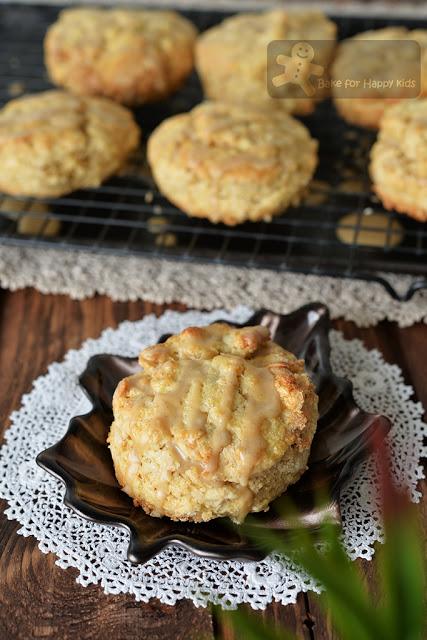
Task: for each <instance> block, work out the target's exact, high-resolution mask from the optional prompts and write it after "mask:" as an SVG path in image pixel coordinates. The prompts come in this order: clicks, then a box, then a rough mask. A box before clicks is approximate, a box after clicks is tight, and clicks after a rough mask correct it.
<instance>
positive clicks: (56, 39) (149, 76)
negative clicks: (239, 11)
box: [44, 8, 197, 105]
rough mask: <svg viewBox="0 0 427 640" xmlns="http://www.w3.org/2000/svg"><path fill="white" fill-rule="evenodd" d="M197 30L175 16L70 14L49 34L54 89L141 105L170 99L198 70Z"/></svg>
mask: <svg viewBox="0 0 427 640" xmlns="http://www.w3.org/2000/svg"><path fill="white" fill-rule="evenodd" d="M196 35H197V30H196V28H195V27H194V25H193V24H192V23H191V22H189V20H187V19H186V18H184V17H183V16H180V15H179V14H177V13H175V12H174V11H145V10H141V9H135V10H130V9H101V8H92V9H89V8H73V9H65V10H64V11H62V12H61V13H60V15H59V19H58V20H57V22H55V23H54V24H53V25H52V26H51V27H50V28H49V30H48V32H47V35H46V39H45V44H44V46H45V61H46V66H47V69H48V71H49V75H50V77H51V79H52V80H53V82H54V83H55V84H58V85H60V86H63V87H66V88H68V89H70V90H71V91H73V93H77V94H79V95H100V96H106V97H108V98H112V99H113V100H116V101H117V102H121V103H123V104H128V105H137V104H142V103H145V102H153V101H156V100H161V99H163V98H166V97H167V96H169V95H170V94H171V93H173V92H174V91H176V90H177V89H179V87H180V86H181V85H182V84H183V82H184V81H185V79H186V78H187V76H188V75H189V73H190V72H191V70H192V68H193V49H194V43H195V39H196Z"/></svg>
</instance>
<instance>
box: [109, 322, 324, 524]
mask: <svg viewBox="0 0 427 640" xmlns="http://www.w3.org/2000/svg"><path fill="white" fill-rule="evenodd" d="M140 364H141V365H142V367H143V370H142V371H141V372H140V373H137V374H135V375H132V376H130V377H128V378H125V379H124V380H122V381H121V382H120V383H119V385H118V387H117V389H116V391H115V394H114V398H113V412H114V422H113V424H112V425H111V430H110V434H109V438H108V441H109V445H110V449H111V455H112V458H113V462H114V467H115V472H116V476H117V479H118V481H119V483H120V485H121V487H122V488H123V490H124V491H125V492H126V493H127V494H128V495H129V496H131V497H132V498H133V500H134V503H135V505H137V506H138V505H139V506H142V507H143V508H144V510H145V511H146V512H147V513H150V514H151V515H153V516H157V517H161V516H168V517H169V518H172V519H173V520H191V521H194V522H202V521H207V520H211V519H212V518H216V517H222V516H228V517H230V518H231V519H233V520H234V521H236V522H241V521H242V520H243V519H244V518H245V516H246V515H247V514H248V513H249V512H250V511H262V510H266V509H267V508H268V505H269V503H270V502H271V500H273V499H274V498H275V497H277V496H278V495H280V494H281V493H282V492H283V491H284V490H285V489H286V488H287V487H288V486H289V485H290V484H292V483H294V482H296V481H297V480H298V479H299V477H300V476H301V474H302V473H303V472H304V471H305V469H306V465H307V460H308V455H309V451H310V446H311V442H312V439H313V435H314V432H315V429H316V423H317V417H318V413H317V396H316V393H315V391H314V387H313V384H312V383H311V381H310V379H309V377H308V376H307V375H306V374H305V373H304V364H303V362H302V361H300V360H297V359H296V358H295V356H293V355H292V354H290V353H289V352H287V351H285V350H284V349H282V348H281V347H280V346H278V345H277V344H275V343H273V342H272V341H271V340H270V338H269V332H268V329H266V328H265V327H246V328H243V329H236V328H232V327H230V326H229V325H226V324H221V323H217V324H213V325H210V326H208V327H190V328H188V329H186V330H184V331H183V332H182V333H180V334H178V335H175V336H172V337H171V338H169V339H168V340H167V341H166V342H165V343H164V344H157V345H154V346H152V347H149V348H147V349H145V350H144V351H142V353H141V355H140Z"/></svg>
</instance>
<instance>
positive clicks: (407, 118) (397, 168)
mask: <svg viewBox="0 0 427 640" xmlns="http://www.w3.org/2000/svg"><path fill="white" fill-rule="evenodd" d="M370 174H371V178H372V181H373V187H374V190H375V192H376V193H377V195H378V196H379V197H380V199H381V201H382V202H383V204H384V206H385V207H386V208H387V209H396V211H399V212H400V213H406V214H407V215H408V216H411V217H412V218H415V219H417V220H419V221H421V222H427V99H426V98H422V99H418V100H406V101H404V102H400V103H399V104H397V105H394V106H393V107H391V108H389V109H388V110H387V111H386V113H385V114H384V116H383V118H382V121H381V126H380V131H379V135H378V140H377V142H376V143H375V144H374V146H373V147H372V149H371V163H370Z"/></svg>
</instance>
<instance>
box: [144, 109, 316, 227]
mask: <svg viewBox="0 0 427 640" xmlns="http://www.w3.org/2000/svg"><path fill="white" fill-rule="evenodd" d="M147 152H148V161H149V164H150V167H151V170H152V172H153V175H154V179H155V180H156V182H157V185H158V187H159V189H160V190H161V191H162V192H163V193H164V195H165V196H166V197H167V198H168V199H169V200H170V201H171V202H173V203H174V204H175V205H176V206H178V207H179V208H181V209H182V210H183V211H185V212H186V213H187V214H188V215H190V216H196V217H199V218H208V219H209V220H210V221H211V222H224V223H225V224H228V225H235V224H239V223H241V222H245V221H246V220H252V221H253V220H270V219H271V217H272V216H273V215H277V214H279V213H281V212H282V211H284V210H285V209H286V208H287V207H289V206H290V205H295V204H298V202H299V201H300V199H301V196H302V194H303V192H304V190H305V188H306V186H307V185H308V183H309V182H310V180H311V178H312V176H313V173H314V170H315V168H316V165H317V142H316V141H315V140H314V139H313V138H311V136H310V134H309V132H308V130H307V129H306V127H305V126H304V125H303V124H301V123H300V122H298V121H297V120H295V118H293V117H292V116H290V115H288V114H286V113H280V114H279V113H276V112H275V113H271V112H270V111H269V110H263V109H257V108H255V109H254V108H249V107H241V106H239V105H234V104H225V103H219V102H204V103H202V104H200V105H198V106H196V107H195V108H194V109H193V110H192V111H190V112H188V113H183V114H180V115H177V116H173V117H172V118H168V119H167V120H164V121H163V122H162V123H161V124H160V125H159V126H158V127H157V129H155V131H154V132H153V133H152V134H151V136H150V138H149V141H148V148H147Z"/></svg>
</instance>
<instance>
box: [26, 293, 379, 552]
mask: <svg viewBox="0 0 427 640" xmlns="http://www.w3.org/2000/svg"><path fill="white" fill-rule="evenodd" d="M245 324H246V325H255V324H262V325H265V326H267V327H268V328H269V329H270V333H271V336H272V338H273V340H274V341H275V342H277V343H278V344H280V345H281V346H283V347H284V348H285V349H288V350H289V351H292V352H293V353H295V355H297V356H298V357H299V358H303V359H304V360H305V365H306V370H307V372H308V373H309V375H310V376H311V378H312V380H313V382H314V384H315V385H316V389H317V393H318V395H319V414H320V418H319V423H318V428H317V432H316V435H315V437H314V440H313V445H312V449H311V454H310V460H309V467H308V470H307V471H306V473H305V474H304V475H303V476H302V478H301V479H300V481H299V482H298V483H297V484H295V485H294V486H293V487H292V488H291V489H289V490H288V491H287V492H286V494H284V496H282V497H281V498H278V499H277V500H276V501H275V502H273V503H272V505H271V507H270V509H269V511H268V512H266V513H262V514H253V515H251V516H249V517H248V518H247V520H246V523H249V524H250V525H251V526H254V527H257V528H258V534H259V533H260V531H259V528H265V529H272V528H273V529H275V530H276V531H277V530H281V531H283V535H289V534H290V533H292V528H293V527H295V520H294V519H292V520H291V519H290V518H289V512H288V511H287V506H286V504H287V502H288V500H287V499H288V498H291V500H292V503H293V504H294V505H295V506H296V507H297V509H298V513H299V516H298V520H299V522H298V526H304V527H310V528H314V529H315V528H316V527H318V526H319V525H320V523H321V522H322V521H324V519H325V518H326V517H328V518H329V519H332V520H333V521H335V522H336V523H338V524H339V523H340V511H339V494H340V489H341V487H342V486H343V484H344V483H345V482H347V481H348V480H349V479H351V475H352V473H353V472H354V469H355V467H356V466H357V465H358V464H359V463H360V461H361V460H362V459H364V458H365V457H367V456H368V455H369V454H370V452H371V451H372V440H373V438H374V437H375V438H378V433H380V434H381V436H384V435H385V434H386V433H387V432H388V430H389V428H390V426H391V425H390V423H389V421H388V419H387V418H385V417H384V416H380V415H373V414H369V413H366V412H365V411H362V409H360V408H359V407H358V406H357V405H356V403H355V401H354V398H353V394H352V385H351V383H350V382H349V381H348V380H346V379H344V378H340V377H338V376H336V375H335V374H334V373H333V371H332V369H331V365H330V360H329V353H330V346H329V338H328V334H329V329H330V321H329V313H328V310H327V308H326V307H325V306H324V305H322V304H317V303H315V304H310V305H306V306H304V307H301V308H300V309H298V310H297V311H295V312H293V313H291V314H289V315H280V314H277V313H273V312H271V311H267V310H261V311H257V312H256V313H255V314H254V315H253V316H252V318H250V319H249V320H248V322H247V323H245ZM242 326H243V325H242ZM166 337H167V336H164V337H163V338H162V340H164V339H166ZM138 370H139V366H138V361H137V359H136V358H124V357H122V356H114V355H97V356H94V357H93V358H91V359H90V360H89V362H88V364H87V367H86V370H85V371H84V372H83V374H82V375H81V377H80V384H81V385H82V387H83V389H84V390H85V391H86V393H87V394H88V396H89V398H90V399H91V401H92V404H93V409H92V410H91V411H90V412H89V413H87V414H86V415H82V416H76V417H75V418H73V419H72V420H71V421H70V425H69V428H68V431H67V432H66V434H65V435H64V437H63V438H62V440H60V441H59V442H58V443H57V444H55V445H53V446H52V447H50V448H49V449H47V450H46V451H43V452H42V453H40V454H39V456H38V457H37V462H38V464H39V465H41V466H42V467H43V468H44V469H46V470H47V471H49V472H51V473H52V474H53V475H54V476H56V477H57V478H60V479H61V480H62V481H63V482H64V484H65V486H66V492H65V498H64V501H65V504H67V505H68V506H69V507H71V508H72V509H73V510H74V511H76V512H77V513H78V514H80V515H81V516H83V517H85V518H88V519H90V520H93V521H94V522H102V523H106V524H111V525H116V526H121V527H124V528H125V529H127V530H128V531H129V534H130V542H129V548H128V558H129V560H130V561H131V562H133V563H143V562H146V561H147V560H148V559H149V558H151V557H152V556H153V555H155V554H156V553H158V552H159V551H161V550H162V549H163V548H165V547H166V546H168V545H171V544H174V545H179V546H181V547H184V548H186V549H189V550H191V551H192V552H193V553H195V554H197V555H200V556H206V557H210V558H216V559H227V558H236V559H237V558H238V559H250V560H256V559H260V558H262V557H263V555H264V554H263V552H262V551H261V550H260V549H259V548H257V547H256V545H255V544H254V543H253V542H252V541H251V540H249V539H248V538H247V535H246V533H247V530H246V528H245V532H246V533H245V532H243V530H242V528H241V527H239V526H237V525H233V524H232V523H231V521H230V520H229V519H227V518H223V519H216V520H212V521H211V522H209V523H203V524H192V523H184V522H182V523H181V522H173V521H172V520H169V519H168V518H161V519H159V518H153V517H151V516H149V515H147V514H145V513H144V511H143V510H142V509H140V508H135V507H134V506H133V503H132V500H131V499H130V498H129V497H128V496H127V495H126V494H125V493H123V491H121V490H120V487H119V485H118V483H117V480H116V477H115V475H114V469H113V462H112V459H111V455H110V451H109V449H108V446H107V442H106V439H107V435H108V431H109V427H110V424H111V422H112V418H113V416H112V410H111V400H112V395H113V392H114V390H115V388H116V386H117V384H118V382H119V380H121V379H122V378H123V377H125V376H128V375H130V374H132V373H135V372H136V371H138ZM319 490H323V492H325V490H326V491H327V496H328V498H327V502H326V504H323V505H322V507H319V506H316V496H317V494H318V492H319Z"/></svg>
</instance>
